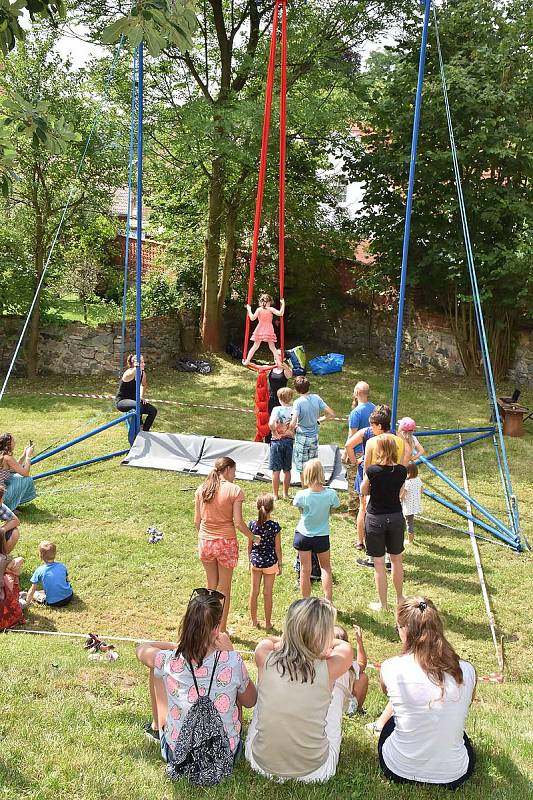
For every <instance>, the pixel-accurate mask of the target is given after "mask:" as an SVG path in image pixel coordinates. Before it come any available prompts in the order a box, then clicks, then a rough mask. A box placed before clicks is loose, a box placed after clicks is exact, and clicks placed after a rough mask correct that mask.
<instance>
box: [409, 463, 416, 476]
mask: <svg viewBox="0 0 533 800" xmlns="http://www.w3.org/2000/svg"><path fill="white" fill-rule="evenodd" d="M417 475H418V467H417V466H416V464H408V465H407V477H408V478H416V476H417Z"/></svg>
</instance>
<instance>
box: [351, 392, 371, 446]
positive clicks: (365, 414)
mask: <svg viewBox="0 0 533 800" xmlns="http://www.w3.org/2000/svg"><path fill="white" fill-rule="evenodd" d="M375 407H376V406H375V405H374V403H371V402H370V401H369V402H368V403H359V405H358V406H356V407H355V408H352V410H351V411H350V416H349V417H348V430H352V429H354V428H355V429H356V430H358V431H360V430H361V428H367V427H368V426H369V424H370V422H369V420H370V414H371V413H372V412H373V410H374V409H375ZM363 451H364V448H363V445H362V444H358V445H357V446H356V447H355V448H354V452H355V454H356V455H359V456H360V455H362V454H363Z"/></svg>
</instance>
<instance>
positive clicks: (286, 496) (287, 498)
mask: <svg viewBox="0 0 533 800" xmlns="http://www.w3.org/2000/svg"><path fill="white" fill-rule="evenodd" d="M283 499H284V500H290V499H291V496H290V494H284V495H283Z"/></svg>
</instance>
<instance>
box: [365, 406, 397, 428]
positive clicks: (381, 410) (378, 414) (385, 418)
mask: <svg viewBox="0 0 533 800" xmlns="http://www.w3.org/2000/svg"><path fill="white" fill-rule="evenodd" d="M391 414H392V411H391V410H390V408H389V406H383V405H382V406H376V407H375V409H374V410H373V412H372V413H371V414H370V417H369V418H368V421H369V423H370V424H371V425H380V426H381V428H382V430H383V433H387V431H389V430H390V419H391Z"/></svg>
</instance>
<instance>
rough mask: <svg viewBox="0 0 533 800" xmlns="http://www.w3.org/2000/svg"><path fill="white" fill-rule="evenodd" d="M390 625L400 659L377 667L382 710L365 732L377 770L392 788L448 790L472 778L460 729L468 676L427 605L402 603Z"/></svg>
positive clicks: (472, 677) (422, 600)
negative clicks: (374, 743) (372, 736)
mask: <svg viewBox="0 0 533 800" xmlns="http://www.w3.org/2000/svg"><path fill="white" fill-rule="evenodd" d="M397 624H398V633H399V635H400V639H401V640H402V643H403V649H402V653H401V655H399V656H395V657H394V658H389V659H387V660H386V661H384V662H383V664H382V665H381V686H382V688H383V691H384V692H385V694H387V695H388V697H389V703H388V704H387V707H386V708H385V710H384V712H383V714H382V715H381V717H380V718H379V719H378V720H377V721H376V722H375V723H370V725H369V726H367V727H368V728H369V729H372V730H373V731H374V732H376V733H377V732H380V737H379V744H378V753H379V763H380V766H381V769H382V771H383V773H384V775H385V776H386V777H387V778H389V780H392V781H394V782H395V783H427V784H432V785H440V786H444V787H446V788H448V789H456V788H457V787H458V786H461V785H462V784H463V783H464V782H465V781H466V780H467V778H469V777H470V776H471V774H472V772H473V771H474V764H475V754H474V750H473V748H472V744H471V742H470V739H469V738H468V736H467V735H466V733H465V732H464V725H465V720H466V717H467V714H468V709H469V707H470V703H471V702H472V700H473V697H474V691H475V687H476V671H475V669H474V667H473V666H472V664H470V663H469V662H468V661H463V660H461V659H460V658H459V656H458V655H457V653H456V652H455V651H454V649H453V647H452V646H451V644H450V643H449V642H448V641H447V639H446V638H445V636H444V631H443V626H442V620H441V618H440V616H439V613H438V611H437V609H436V608H435V606H434V605H433V603H432V602H431V600H429V599H428V598H426V597H407V598H405V600H404V601H403V602H402V603H401V604H400V605H399V607H398V614H397Z"/></svg>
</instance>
